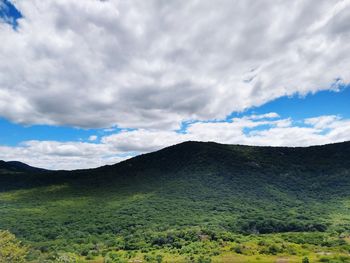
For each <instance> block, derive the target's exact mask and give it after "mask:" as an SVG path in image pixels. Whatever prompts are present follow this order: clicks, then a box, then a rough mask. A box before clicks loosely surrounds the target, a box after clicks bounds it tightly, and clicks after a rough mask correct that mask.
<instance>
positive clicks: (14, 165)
mask: <svg viewBox="0 0 350 263" xmlns="http://www.w3.org/2000/svg"><path fill="white" fill-rule="evenodd" d="M44 171H47V170H45V169H42V168H37V167H32V166H29V165H28V164H25V163H22V162H18V161H9V162H5V161H2V160H0V173H5V172H10V173H11V172H12V173H25V172H44Z"/></svg>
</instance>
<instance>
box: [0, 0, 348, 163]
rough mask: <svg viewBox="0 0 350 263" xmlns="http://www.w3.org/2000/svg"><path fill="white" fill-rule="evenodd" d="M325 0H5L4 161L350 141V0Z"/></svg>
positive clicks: (1, 67) (1, 74)
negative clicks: (203, 144)
mask: <svg viewBox="0 0 350 263" xmlns="http://www.w3.org/2000/svg"><path fill="white" fill-rule="evenodd" d="M312 1H314V2H315V3H314V5H309V4H306V3H304V2H300V3H298V4H296V3H276V2H275V1H272V0H264V1H261V2H255V1H253V0H246V1H242V2H241V4H239V5H233V3H230V2H225V3H222V5H218V4H217V3H215V2H212V1H209V0H208V1H206V0H204V1H201V2H196V1H186V2H183V1H180V0H179V1H172V2H167V3H163V4H161V3H160V2H157V1H154V2H153V1H149V2H144V3H143V4H142V5H140V4H139V3H138V2H137V1H136V0H135V1H133V0H131V1H128V2H123V3H119V4H116V3H115V2H114V1H95V0H77V1H74V2H71V1H53V2H46V1H39V0H28V1H18V2H14V1H9V0H0V39H2V45H1V47H0V159H3V160H20V161H23V162H26V163H29V164H31V165H35V166H40V167H45V168H49V169H75V168H85V167H97V166H99V165H104V164H111V163H115V162H118V161H121V160H124V159H125V158H129V157H132V156H135V155H137V154H140V153H145V152H150V151H154V150H157V149H160V148H162V147H166V146H168V145H172V144H175V143H179V142H182V141H186V140H199V141H216V142H220V143H234V144H248V145H271V146H309V145H318V144H325V143H334V142H340V141H345V140H350V108H349V105H348V104H349V101H350V88H349V86H347V85H348V83H349V79H350V72H349V70H348V69H349V68H350V57H349V55H348V54H350V41H349V40H350V27H349V26H348V25H349V24H350V16H349V13H350V3H349V1H334V2H330V1H326V0H320V1H321V2H322V3H320V1H316V0H312ZM312 1H311V2H312ZM310 6H312V7H313V8H312V9H310ZM261 10H264V12H261ZM276 10H278V12H277V13H276ZM188 12H190V13H191V16H188ZM208 12H210V14H211V15H210V16H208V15H207V14H208ZM233 14H234V15H233ZM286 17H288V19H286ZM256 43H259V45H256Z"/></svg>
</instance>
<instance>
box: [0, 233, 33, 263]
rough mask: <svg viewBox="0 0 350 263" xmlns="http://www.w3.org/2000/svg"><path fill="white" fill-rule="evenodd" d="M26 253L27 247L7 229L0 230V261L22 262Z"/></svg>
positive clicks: (2, 262) (1, 262) (4, 262)
mask: <svg viewBox="0 0 350 263" xmlns="http://www.w3.org/2000/svg"><path fill="white" fill-rule="evenodd" d="M27 253H28V249H27V247H25V246H23V245H22V244H21V242H20V241H18V240H17V239H16V237H15V235H13V234H11V233H10V232H9V231H2V230H0V263H22V262H25V257H26V255H27Z"/></svg>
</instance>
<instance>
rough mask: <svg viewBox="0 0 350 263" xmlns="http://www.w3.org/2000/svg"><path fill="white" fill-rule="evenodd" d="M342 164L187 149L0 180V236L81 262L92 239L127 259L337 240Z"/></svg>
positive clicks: (273, 152)
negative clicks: (204, 241) (244, 241)
mask: <svg viewBox="0 0 350 263" xmlns="http://www.w3.org/2000/svg"><path fill="white" fill-rule="evenodd" d="M349 157H350V143H349V142H345V143H338V144H332V145H325V146H314V147H308V148H285V147H252V146H239V145H222V144H217V143H201V142H186V143H182V144H178V145H175V146H171V147H168V148H165V149H163V150H160V151H157V152H154V153H150V154H145V155H141V156H138V157H135V158H132V159H130V160H127V161H124V162H121V163H119V164H116V165H111V166H104V167H100V168H97V169H88V170H77V171H70V172H67V171H58V172H51V171H48V172H44V173H43V172H40V173H28V174H26V173H18V174H17V173H16V174H1V175H0V191H1V192H0V211H1V213H2V215H3V216H1V217H0V229H9V230H11V231H12V232H14V233H15V234H17V235H18V236H19V237H20V238H21V239H23V240H26V241H28V242H30V243H31V244H34V245H35V246H38V247H40V248H41V249H44V247H48V248H49V249H53V248H55V249H57V248H60V249H63V250H65V249H69V247H71V246H72V244H74V247H75V249H76V250H77V251H78V253H79V254H83V253H84V251H85V249H87V247H89V246H90V245H89V244H91V242H92V240H95V241H93V243H94V242H97V243H102V244H104V246H107V247H108V246H113V247H115V246H120V247H122V248H123V249H126V250H134V249H143V248H147V247H152V246H154V245H157V246H161V247H162V246H165V245H168V246H171V247H177V246H178V247H179V248H181V247H183V246H184V244H185V243H186V242H187V241H186V240H188V239H189V237H187V235H193V234H191V233H197V234H195V236H194V237H193V238H194V239H196V238H200V237H201V236H202V235H210V236H211V239H213V240H218V239H223V238H224V237H225V238H227V237H228V236H230V235H232V234H239V233H242V234H265V233H284V232H305V231H306V232H315V231H316V232H326V233H333V232H337V233H343V232H347V231H350V216H349V215H350V158H349ZM169 233H173V234H172V235H173V237H172V239H167V238H165V237H166V236H168V235H169ZM189 233H190V234H189ZM116 237H118V238H117V239H116ZM177 239H178V241H176V242H177V243H176V242H175V241H174V240H177ZM45 249H46V248H45Z"/></svg>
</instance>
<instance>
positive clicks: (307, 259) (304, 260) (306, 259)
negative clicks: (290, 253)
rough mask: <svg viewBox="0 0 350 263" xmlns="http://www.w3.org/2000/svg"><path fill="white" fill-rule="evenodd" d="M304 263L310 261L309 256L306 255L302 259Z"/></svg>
mask: <svg viewBox="0 0 350 263" xmlns="http://www.w3.org/2000/svg"><path fill="white" fill-rule="evenodd" d="M301 262H302V263H309V262H310V261H309V258H308V257H304V258H303V260H302V261H301Z"/></svg>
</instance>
